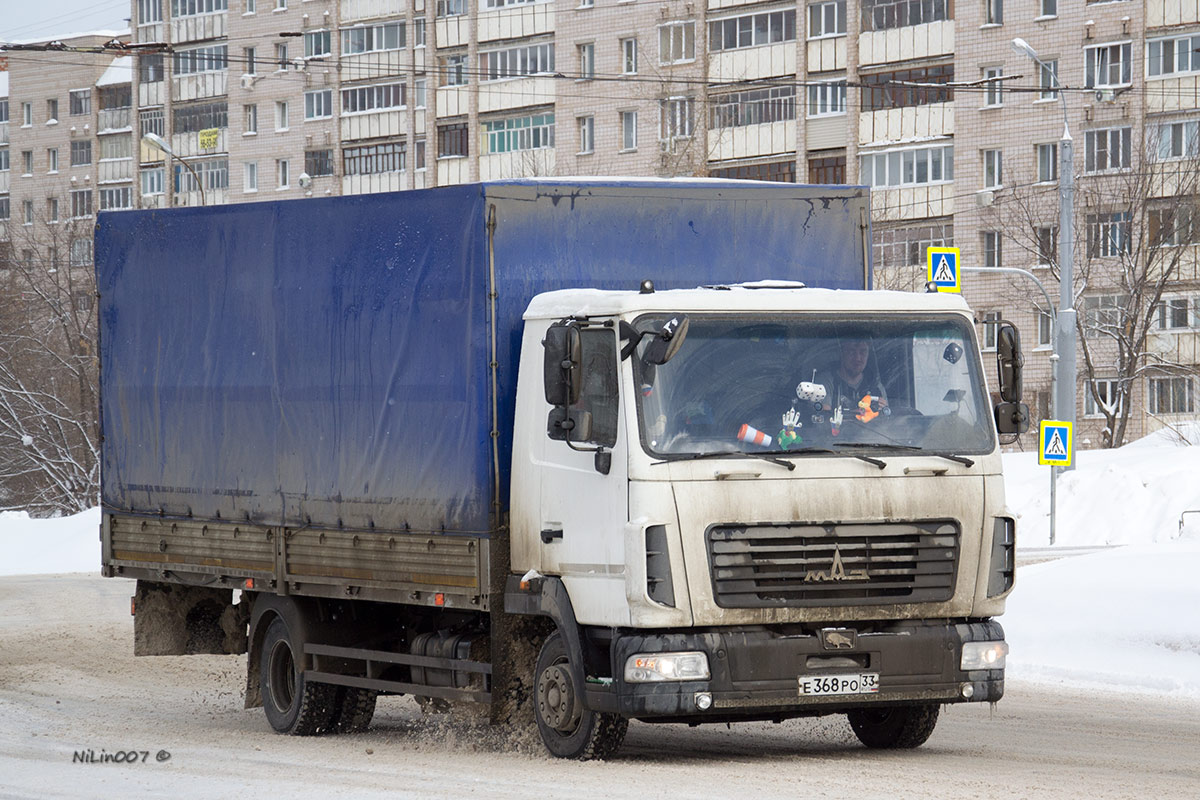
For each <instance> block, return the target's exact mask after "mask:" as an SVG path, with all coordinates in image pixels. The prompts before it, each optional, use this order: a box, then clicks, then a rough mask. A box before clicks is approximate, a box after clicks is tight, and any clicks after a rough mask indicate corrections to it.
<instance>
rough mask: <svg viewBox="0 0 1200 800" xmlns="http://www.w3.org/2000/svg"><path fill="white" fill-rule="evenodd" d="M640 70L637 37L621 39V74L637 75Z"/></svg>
mask: <svg viewBox="0 0 1200 800" xmlns="http://www.w3.org/2000/svg"><path fill="white" fill-rule="evenodd" d="M637 71H638V54H637V39H622V40H621V74H623V75H636V74H637Z"/></svg>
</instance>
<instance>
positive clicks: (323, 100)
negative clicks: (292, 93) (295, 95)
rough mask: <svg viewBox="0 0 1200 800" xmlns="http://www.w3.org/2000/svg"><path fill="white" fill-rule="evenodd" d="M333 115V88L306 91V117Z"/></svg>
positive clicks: (319, 117) (318, 117)
mask: <svg viewBox="0 0 1200 800" xmlns="http://www.w3.org/2000/svg"><path fill="white" fill-rule="evenodd" d="M332 116H333V90H332V89H318V90H316V91H313V92H305V93H304V118H305V119H328V118H329V117H332Z"/></svg>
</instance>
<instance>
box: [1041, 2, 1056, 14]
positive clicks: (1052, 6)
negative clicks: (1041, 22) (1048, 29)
mask: <svg viewBox="0 0 1200 800" xmlns="http://www.w3.org/2000/svg"><path fill="white" fill-rule="evenodd" d="M1038 16H1042V17H1057V16H1058V0H1040V2H1039V5H1038Z"/></svg>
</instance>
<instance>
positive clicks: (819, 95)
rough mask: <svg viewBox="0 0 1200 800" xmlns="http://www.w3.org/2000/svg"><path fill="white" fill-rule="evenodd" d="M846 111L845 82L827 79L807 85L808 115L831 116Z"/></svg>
mask: <svg viewBox="0 0 1200 800" xmlns="http://www.w3.org/2000/svg"><path fill="white" fill-rule="evenodd" d="M845 113H846V82H845V81H844V80H841V81H829V82H826V83H810V84H809V85H808V116H810V117H832V116H837V115H841V114H845Z"/></svg>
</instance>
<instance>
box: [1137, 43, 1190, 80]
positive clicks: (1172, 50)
mask: <svg viewBox="0 0 1200 800" xmlns="http://www.w3.org/2000/svg"><path fill="white" fill-rule="evenodd" d="M1197 48H1200V34H1191V35H1188V36H1173V37H1171V38H1169V39H1151V40H1150V41H1148V42H1146V61H1147V62H1148V63H1147V70H1146V72H1147V74H1149V75H1150V77H1152V78H1154V77H1158V76H1160V75H1179V74H1182V73H1188V72H1200V51H1197Z"/></svg>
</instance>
